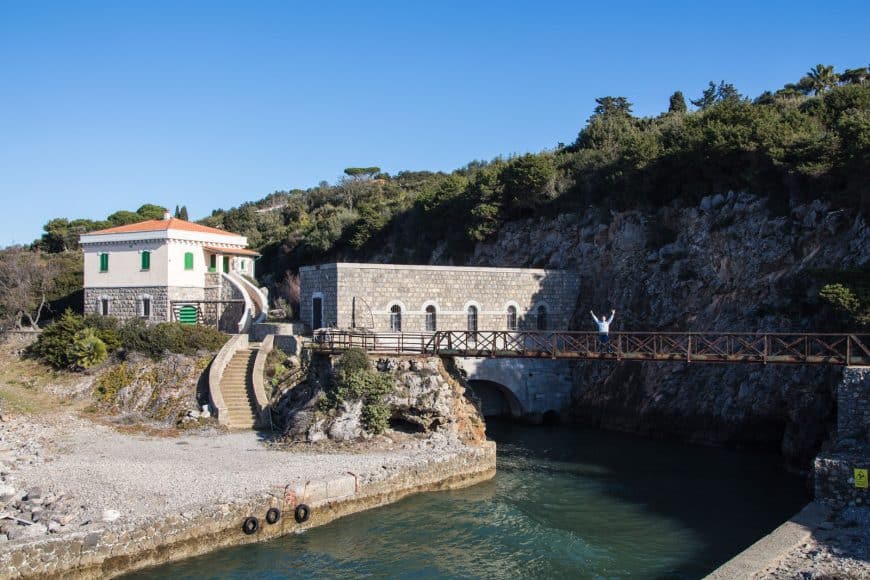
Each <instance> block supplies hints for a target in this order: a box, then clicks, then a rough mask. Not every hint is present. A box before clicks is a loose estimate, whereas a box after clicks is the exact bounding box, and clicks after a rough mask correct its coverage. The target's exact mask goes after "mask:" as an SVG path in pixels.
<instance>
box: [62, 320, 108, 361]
mask: <svg viewBox="0 0 870 580" xmlns="http://www.w3.org/2000/svg"><path fill="white" fill-rule="evenodd" d="M107 356H109V351H108V349H107V348H106V343H105V342H103V341H102V340H100V338H99V337H98V336H97V331H96V330H94V329H93V328H84V329H82V330H80V331H78V332H77V333H76V334H75V338H74V339H73V343H72V347H71V358H72V359H73V361H74V364H75V365H76V366H77V367H81V368H83V369H87V368H90V367H92V366H94V365H98V364H100V363H101V362H103V361H104V360H106V357H107Z"/></svg>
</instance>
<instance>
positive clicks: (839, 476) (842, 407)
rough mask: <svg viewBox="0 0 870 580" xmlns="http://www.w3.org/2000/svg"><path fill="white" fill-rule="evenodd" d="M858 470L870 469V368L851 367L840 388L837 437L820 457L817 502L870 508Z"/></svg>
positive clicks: (816, 474)
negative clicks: (856, 483) (857, 485)
mask: <svg viewBox="0 0 870 580" xmlns="http://www.w3.org/2000/svg"><path fill="white" fill-rule="evenodd" d="M855 469H870V367H847V368H846V369H844V370H843V378H842V380H841V381H840V383H839V384H838V385H837V435H836V441H835V442H834V444H833V445H831V447H830V448H829V449H827V450H825V451H823V452H822V453H820V454H819V455H818V457H816V460H815V465H814V474H813V475H814V481H815V493H816V499H817V500H820V501H822V502H824V503H826V504H828V505H830V506H833V507H836V508H842V507H846V506H856V505H857V506H867V505H870V489H868V488H866V487H863V488H861V487H856V485H855Z"/></svg>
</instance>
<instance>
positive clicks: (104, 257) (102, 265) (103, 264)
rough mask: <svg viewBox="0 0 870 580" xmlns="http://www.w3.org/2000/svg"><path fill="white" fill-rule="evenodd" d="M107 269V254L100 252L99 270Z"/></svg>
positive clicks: (105, 270)
mask: <svg viewBox="0 0 870 580" xmlns="http://www.w3.org/2000/svg"><path fill="white" fill-rule="evenodd" d="M108 271H109V254H106V253H103V254H100V272H108Z"/></svg>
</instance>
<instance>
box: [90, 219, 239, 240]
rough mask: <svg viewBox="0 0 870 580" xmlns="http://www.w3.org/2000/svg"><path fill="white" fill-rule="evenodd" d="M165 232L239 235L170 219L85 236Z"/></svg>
mask: <svg viewBox="0 0 870 580" xmlns="http://www.w3.org/2000/svg"><path fill="white" fill-rule="evenodd" d="M163 230H184V231H187V232H199V233H201V234H220V235H224V236H238V235H239V234H234V233H232V232H226V231H224V230H219V229H217V228H210V227H208V226H203V225H200V224H195V223H193V222H189V221H186V220H180V219H178V218H170V219H168V220H146V221H144V222H137V223H135V224H127V225H123V226H115V227H113V228H106V229H104V230H97V231H95V232H88V233H87V234H83V235H86V236H93V235H97V234H128V233H136V232H159V231H163Z"/></svg>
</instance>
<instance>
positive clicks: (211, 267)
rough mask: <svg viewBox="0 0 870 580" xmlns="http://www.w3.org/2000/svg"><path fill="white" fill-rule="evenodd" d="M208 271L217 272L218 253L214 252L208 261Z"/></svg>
mask: <svg viewBox="0 0 870 580" xmlns="http://www.w3.org/2000/svg"><path fill="white" fill-rule="evenodd" d="M208 271H209V272H217V254H212V255H211V257H210V258H209V261H208Z"/></svg>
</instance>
